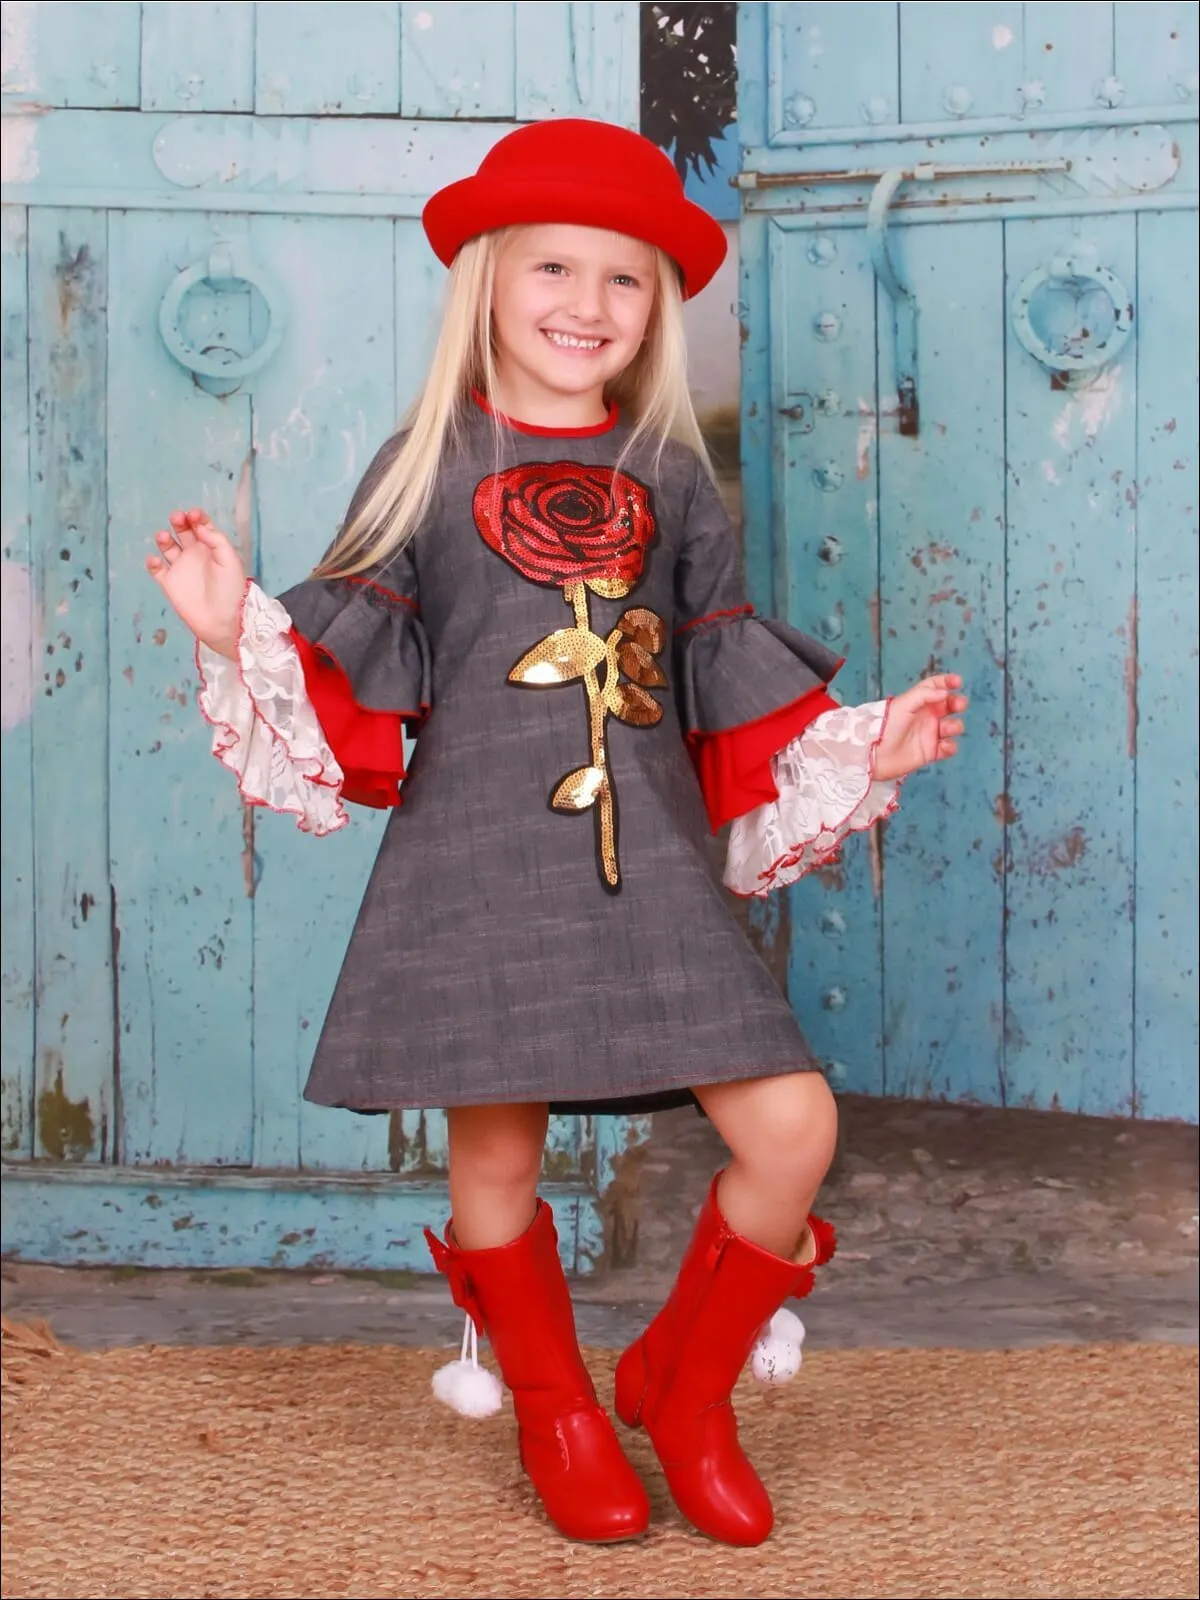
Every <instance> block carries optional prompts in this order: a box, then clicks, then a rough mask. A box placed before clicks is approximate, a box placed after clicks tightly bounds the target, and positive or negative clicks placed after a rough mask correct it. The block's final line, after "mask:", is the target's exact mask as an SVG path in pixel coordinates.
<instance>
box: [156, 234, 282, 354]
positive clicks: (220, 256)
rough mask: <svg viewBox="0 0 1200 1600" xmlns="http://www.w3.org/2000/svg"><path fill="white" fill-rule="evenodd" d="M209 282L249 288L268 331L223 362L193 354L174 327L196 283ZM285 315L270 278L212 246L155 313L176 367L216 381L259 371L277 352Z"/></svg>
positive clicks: (182, 275)
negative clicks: (258, 299) (259, 298)
mask: <svg viewBox="0 0 1200 1600" xmlns="http://www.w3.org/2000/svg"><path fill="white" fill-rule="evenodd" d="M201 283H210V284H212V285H213V287H214V288H218V289H220V288H227V287H229V286H231V285H233V284H243V283H244V284H249V286H250V287H251V288H252V289H256V290H257V291H258V293H259V294H260V295H261V296H262V299H263V304H264V305H265V306H266V308H267V332H266V336H265V337H264V339H263V340H262V342H261V344H259V345H257V346H256V347H255V348H254V349H253V350H251V351H250V353H249V354H248V355H244V356H238V355H234V356H233V359H232V360H228V361H222V360H219V359H217V358H216V357H215V356H214V355H212V354H210V353H209V351H211V350H213V349H215V348H217V347H215V346H210V347H209V350H208V351H205V350H197V349H196V347H195V345H192V344H189V343H188V342H187V340H186V339H185V338H184V336H183V334H182V333H181V332H180V329H179V321H180V314H181V312H182V310H183V303H184V301H185V300H186V299H187V297H188V295H189V294H190V293H191V291H192V290H193V289H194V288H196V286H197V285H198V284H201ZM284 324H285V315H284V309H283V300H282V298H281V297H280V294H279V291H278V290H277V289H276V287H275V285H274V284H273V283H272V282H271V281H270V279H269V278H268V277H267V276H266V275H265V274H264V273H263V272H262V271H261V270H260V269H259V268H258V267H256V266H254V265H252V264H251V263H250V262H248V261H246V260H243V259H242V258H241V257H240V254H239V253H238V252H237V251H235V250H233V249H231V248H230V247H229V246H217V247H216V248H215V249H214V250H213V251H212V253H211V254H210V255H209V257H208V259H207V260H205V261H197V262H194V263H193V265H192V266H190V267H185V268H184V270H183V271H182V272H181V273H180V274H179V276H178V277H177V278H176V279H175V280H174V282H173V283H172V284H171V285H170V287H169V288H168V289H167V292H166V294H164V295H163V298H162V305H161V306H160V307H159V312H158V331H159V333H160V334H161V335H162V342H163V344H164V345H166V347H167V349H168V351H169V352H170V353H171V355H172V356H173V357H174V358H175V360H176V361H178V363H179V365H180V366H181V367H186V368H187V370H188V371H189V372H194V373H195V374H196V376H197V377H199V378H220V379H224V380H226V381H238V380H240V379H242V378H248V377H250V376H251V375H252V374H253V373H255V372H258V371H260V370H261V369H262V368H263V367H265V366H266V364H267V362H268V361H269V360H270V359H271V357H272V356H273V355H274V354H275V352H276V350H278V349H279V345H280V343H281V341H282V339H283V331H284Z"/></svg>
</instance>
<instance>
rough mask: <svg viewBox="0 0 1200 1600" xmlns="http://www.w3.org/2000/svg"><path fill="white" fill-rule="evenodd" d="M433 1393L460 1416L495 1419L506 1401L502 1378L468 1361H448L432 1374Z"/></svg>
mask: <svg viewBox="0 0 1200 1600" xmlns="http://www.w3.org/2000/svg"><path fill="white" fill-rule="evenodd" d="M433 1392H434V1394H435V1395H437V1397H438V1399H439V1400H440V1401H441V1402H442V1404H443V1405H447V1406H449V1407H450V1409H451V1410H452V1411H457V1412H458V1414H459V1416H460V1417H494V1416H495V1415H496V1412H497V1411H499V1409H500V1407H501V1405H502V1403H503V1400H504V1390H503V1388H502V1387H501V1384H500V1380H499V1378H497V1377H496V1375H495V1374H494V1373H491V1372H489V1371H488V1369H487V1368H486V1367H473V1366H472V1365H471V1363H470V1362H469V1361H449V1362H447V1363H446V1365H445V1366H444V1367H439V1368H438V1370H437V1371H436V1372H435V1373H434V1375H433Z"/></svg>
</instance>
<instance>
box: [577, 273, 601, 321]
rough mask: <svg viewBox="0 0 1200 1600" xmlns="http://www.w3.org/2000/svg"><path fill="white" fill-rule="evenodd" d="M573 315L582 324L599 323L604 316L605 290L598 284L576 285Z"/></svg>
mask: <svg viewBox="0 0 1200 1600" xmlns="http://www.w3.org/2000/svg"><path fill="white" fill-rule="evenodd" d="M571 314H572V316H575V317H577V318H578V319H579V320H580V322H599V321H600V319H601V318H602V317H603V315H604V289H603V286H602V285H601V284H598V283H582V282H579V283H576V285H575V294H574V297H573V299H572V302H571Z"/></svg>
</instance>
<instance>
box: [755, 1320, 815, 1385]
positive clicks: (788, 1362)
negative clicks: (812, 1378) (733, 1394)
mask: <svg viewBox="0 0 1200 1600" xmlns="http://www.w3.org/2000/svg"><path fill="white" fill-rule="evenodd" d="M803 1343H804V1324H803V1323H802V1322H801V1321H800V1318H799V1317H798V1316H797V1315H796V1313H795V1312H794V1311H788V1310H787V1309H786V1307H783V1308H781V1309H780V1310H778V1311H777V1312H776V1313H775V1315H774V1316H773V1317H772V1318H771V1320H770V1322H769V1323H768V1324H767V1326H766V1327H765V1328H764V1329H763V1331H762V1333H761V1334H760V1335H759V1338H758V1343H757V1344H756V1345H755V1346H754V1349H753V1350H752V1351H751V1352H750V1371H751V1372H752V1373H753V1374H754V1376H755V1377H756V1378H757V1379H758V1381H759V1382H760V1383H787V1382H788V1381H789V1380H790V1379H792V1378H794V1377H795V1376H796V1374H797V1373H798V1372H799V1371H800V1362H801V1360H802V1359H803V1358H802V1356H801V1353H800V1347H801V1345H802V1344H803Z"/></svg>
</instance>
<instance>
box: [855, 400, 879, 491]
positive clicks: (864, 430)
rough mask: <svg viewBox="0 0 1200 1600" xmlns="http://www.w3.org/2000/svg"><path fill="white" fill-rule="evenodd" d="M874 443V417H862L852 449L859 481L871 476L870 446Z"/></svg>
mask: <svg viewBox="0 0 1200 1600" xmlns="http://www.w3.org/2000/svg"><path fill="white" fill-rule="evenodd" d="M874 442H875V417H874V415H871V416H869V417H863V418H862V420H861V421H860V422H859V424H858V437H857V440H856V442H855V447H854V457H855V461H856V463H857V471H858V476H859V478H860V479H864V478H869V477H870V476H871V446H872V445H873V444H874Z"/></svg>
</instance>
